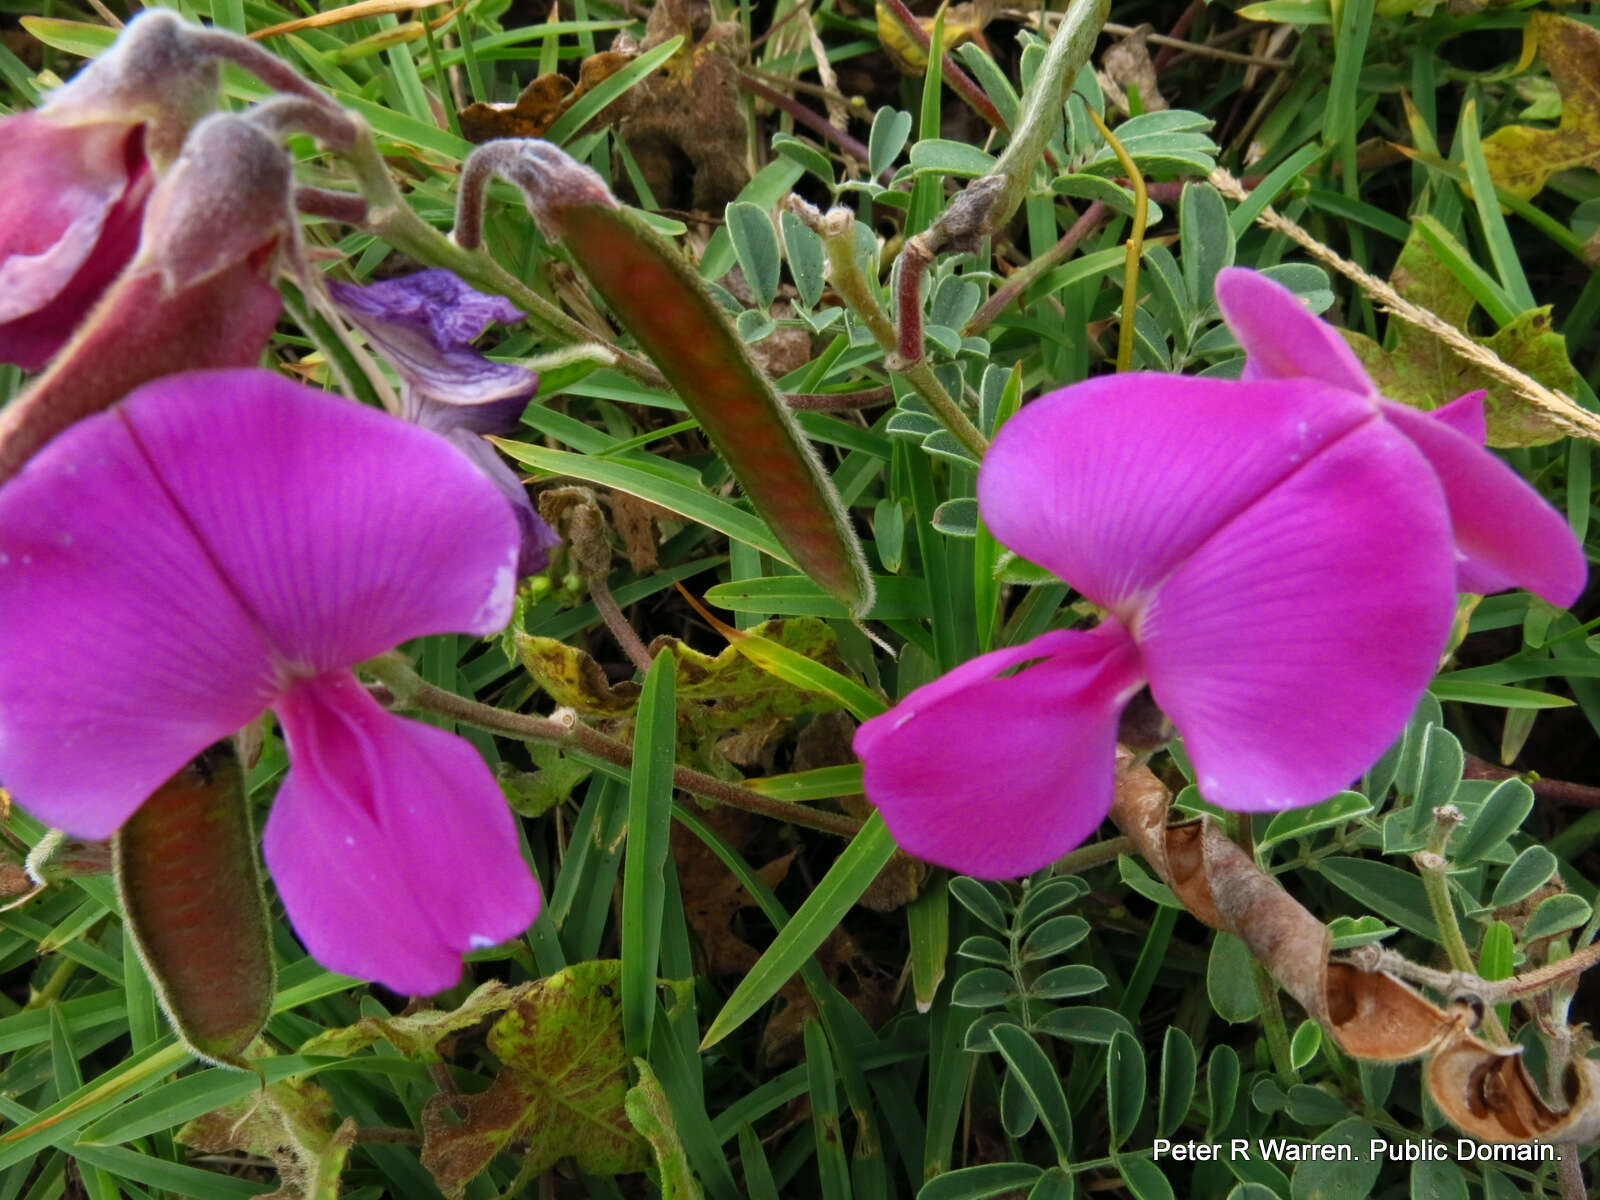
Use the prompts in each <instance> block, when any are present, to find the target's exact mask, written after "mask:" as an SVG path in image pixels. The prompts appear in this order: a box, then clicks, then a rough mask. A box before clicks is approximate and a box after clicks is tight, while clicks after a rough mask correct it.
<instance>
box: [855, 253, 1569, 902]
mask: <svg viewBox="0 0 1600 1200" xmlns="http://www.w3.org/2000/svg"><path fill="white" fill-rule="evenodd" d="M1216 290H1217V296H1218V299H1219V301H1220V303H1221V305H1222V309H1223V312H1224V313H1225V314H1226V315H1227V317H1228V320H1229V322H1230V324H1231V325H1232V326H1233V328H1234V330H1235V332H1236V333H1237V334H1238V335H1239V340H1240V341H1241V343H1243V344H1244V346H1245V349H1246V351H1247V352H1248V355H1249V360H1250V361H1249V365H1248V367H1247V368H1246V372H1245V379H1244V381H1240V382H1233V381H1223V380H1211V379H1193V378H1181V377H1175V376H1166V375H1153V374H1150V375H1134V376H1126V375H1124V376H1116V377H1107V378H1099V379H1092V380H1089V381H1087V382H1084V383H1080V384H1076V385H1074V386H1072V387H1068V388H1064V389H1062V390H1061V391H1058V392H1054V393H1051V394H1050V395H1047V396H1044V397H1041V398H1040V399H1038V400H1036V401H1034V402H1033V403H1032V404H1029V405H1027V406H1026V407H1025V408H1023V409H1022V411H1021V412H1019V413H1018V414H1017V415H1016V416H1015V417H1014V418H1012V419H1011V420H1010V421H1009V422H1008V423H1007V424H1006V425H1005V427H1004V428H1003V429H1002V430H1001V431H1000V433H999V435H998V436H997V437H996V438H995V441H994V445H993V447H992V448H991V450H990V451H989V454H988V455H987V457H986V458H985V459H984V462H983V466H982V469H981V470H980V472H979V477H978V504H979V508H980V510H981V511H982V513H983V517H984V520H985V521H986V522H987V523H988V526H989V528H990V529H991V530H992V531H993V532H994V534H995V536H996V537H997V538H998V539H999V540H1000V541H1001V542H1003V543H1004V544H1005V545H1007V546H1009V547H1010V548H1011V549H1013V550H1015V551H1016V552H1017V553H1019V554H1021V555H1024V556H1025V557H1027V558H1029V559H1032V560H1033V561H1035V562H1037V563H1040V564H1041V565H1043V566H1045V567H1047V568H1049V569H1050V570H1051V571H1054V572H1055V573H1056V574H1057V575H1059V576H1060V577H1061V578H1062V579H1064V580H1066V581H1067V582H1068V583H1071V584H1072V585H1073V586H1074V587H1075V588H1077V589H1078V590H1079V591H1080V592H1081V593H1082V594H1083V595H1084V596H1086V597H1087V598H1088V599H1090V600H1091V601H1093V602H1094V603H1095V604H1097V605H1099V606H1101V607H1103V608H1104V609H1106V616H1105V618H1104V619H1103V620H1102V621H1101V623H1100V624H1099V625H1098V626H1097V627H1096V628H1094V629H1092V630H1089V631H1086V632H1084V631H1065V630H1058V631H1055V632H1051V633H1046V634H1044V635H1043V636H1042V637H1039V638H1036V639H1034V640H1033V641H1031V642H1029V643H1027V644H1026V645H1023V646H1016V647H1011V648H1008V649H1004V650H998V651H995V652H993V653H990V654H985V655H982V656H981V657H979V658H976V659H974V660H972V661H971V662H968V663H965V664H963V665H962V666H961V667H959V668H957V669H956V670H954V671H952V672H950V673H949V674H947V675H945V676H944V677H943V678H941V679H937V680H935V681H934V682H932V683H930V684H927V685H926V686H924V687H921V688H918V689H917V690H916V691H914V692H912V693H911V694H910V695H909V696H907V697H906V698H905V699H904V700H903V701H901V703H900V704H898V705H897V706H896V707H895V708H894V709H892V710H891V711H889V712H888V713H885V714H884V715H882V716H880V717H876V718H874V719H873V720H870V721H868V722H866V723H865V724H864V725H862V727H861V728H860V730H859V731H858V732H857V734H856V739H855V748H856V752H857V753H858V754H859V755H860V757H861V760H862V762H863V764H864V768H865V782H866V790H867V794H868V796H869V797H871V799H872V800H873V801H874V802H875V803H876V804H877V805H878V806H879V808H881V809H882V810H883V813H884V816H885V819H886V820H887V821H888V823H889V827H890V829H891V830H892V831H893V832H894V834H895V837H896V839H897V840H898V841H899V842H900V844H901V845H902V846H904V847H905V848H906V849H907V850H909V851H911V852H912V853H914V854H917V855H920V856H921V857H923V858H926V859H928V860H930V861H932V862H936V863H939V864H942V865H945V866H949V867H953V868H955V869H957V870H960V871H965V872H968V873H970V874H973V875H980V876H986V877H990V878H1005V877H1009V876H1014V875H1020V874H1024V873H1026V872H1028V871H1032V870H1035V869H1037V868H1038V867H1041V866H1043V865H1045V864H1047V863H1049V862H1050V861H1052V860H1053V859H1055V858H1057V857H1059V856H1060V855H1061V854H1063V853H1065V852H1066V851H1067V850H1069V849H1071V848H1072V847H1073V846H1075V845H1077V844H1078V843H1079V842H1081V841H1083V840H1084V839H1085V838H1086V837H1088V836H1089V834H1090V833H1092V832H1093V831H1094V829H1095V827H1096V826H1098V825H1099V824H1100V822H1101V821H1102V820H1103V819H1104V817H1105V815H1106V812H1107V810H1108V809H1109V807H1110V804H1111V798H1112V786H1113V756H1114V753H1115V745H1116V735H1117V722H1118V717H1119V715H1120V713H1121V710H1122V708H1123V706H1124V705H1125V704H1126V703H1127V702H1128V701H1129V700H1130V699H1131V698H1132V697H1133V696H1134V695H1135V694H1136V693H1137V692H1138V691H1139V690H1140V688H1142V687H1144V686H1145V685H1148V686H1149V688H1150V690H1151V693H1152V695H1153V696H1154V698H1155V700H1156V703H1157V704H1159V705H1160V706H1161V708H1162V709H1163V710H1164V711H1165V712H1166V714H1167V716H1168V717H1169V718H1170V719H1171V720H1172V722H1173V724H1174V725H1175V726H1176V727H1177V729H1178V731H1179V732H1180V733H1181V734H1182V735H1183V739H1184V748H1185V750H1186V751H1187V752H1188V755H1189V758H1190V759H1191V761H1192V762H1193V763H1194V767H1195V772H1196V781H1197V782H1198V784H1199V786H1200V790H1201V793H1202V794H1203V795H1204V796H1205V798H1206V799H1207V800H1210V801H1211V802H1213V803H1215V804H1219V805H1222V806H1224V807H1226V808H1231V809H1235V810H1238V811H1246V812H1256V811H1264V810H1273V809H1282V808H1292V807H1296V806H1299V805H1305V804H1312V803H1315V802H1317V801H1319V800H1322V799H1324V798H1325V797H1326V796H1328V795H1330V794H1331V793H1333V792H1334V791H1336V790H1338V789H1339V788H1341V787H1344V786H1346V785H1347V784H1348V783H1349V782H1350V780H1352V779H1353V778H1354V777H1355V776H1356V775H1358V774H1359V773H1360V772H1361V771H1362V770H1364V769H1365V768H1366V767H1367V766H1369V765H1370V764H1371V763H1372V762H1373V761H1374V760H1375V759H1376V758H1377V757H1378V756H1379V755H1380V754H1381V753H1382V752H1383V750H1384V749H1385V748H1386V747H1387V746H1388V745H1389V744H1390V743H1391V742H1392V741H1393V740H1394V738H1395V737H1396V736H1397V735H1398V734H1399V732H1400V730H1401V728H1402V727H1403V726H1404V724H1405V721H1406V719H1407V717H1408V716H1409V714H1410V713H1411V711H1412V710H1413V708H1414V707H1415V705H1416V702H1417V700H1418V698H1419V696H1420V695H1421V693H1422V691H1423V689H1424V688H1425V687H1426V686H1427V684H1428V681H1429V679H1430V678H1431V677H1432V675H1433V672H1434V670H1435V669H1436V667H1437V666H1438V661H1439V655H1440V653H1441V652H1442V651H1443V649H1444V647H1445V644H1446V642H1447V639H1448V636H1449V632H1450V627H1451V621H1452V617H1453V613H1454V609H1455V596H1456V590H1457V587H1458V586H1459V587H1462V588H1469V589H1487V588H1500V587H1505V586H1509V585H1510V584H1511V583H1512V582H1513V581H1515V582H1517V583H1521V584H1524V585H1526V586H1527V587H1529V588H1531V589H1532V590H1534V591H1536V592H1538V593H1539V594H1540V595H1542V596H1544V597H1545V598H1546V599H1548V600H1550V601H1551V602H1552V603H1556V604H1570V603H1571V602H1572V601H1573V600H1574V599H1575V598H1576V597H1577V594H1578V592H1579V591H1580V590H1581V588H1582V586H1583V581H1584V577H1585V573H1586V566H1585V562H1584V557H1583V553H1582V550H1581V548H1580V547H1579V546H1578V544H1577V542H1576V541H1575V539H1574V538H1573V536H1572V534H1571V531H1570V530H1569V529H1568V528H1567V525H1566V523H1565V522H1564V521H1563V520H1562V519H1561V518H1560V516H1558V515H1557V514H1556V512H1555V511H1554V510H1552V509H1551V508H1550V507H1549V506H1548V505H1546V504H1545V503H1544V502H1543V501H1542V500H1541V499H1540V498H1539V496H1538V495H1537V493H1535V492H1534V491H1533V489H1532V488H1530V487H1528V485H1527V484H1526V483H1524V482H1523V481H1522V480H1521V479H1520V478H1519V477H1518V476H1517V475H1516V474H1515V472H1513V471H1512V470H1511V469H1510V468H1509V467H1507V466H1506V465H1505V464H1504V463H1502V462H1500V461H1499V460H1498V459H1496V458H1495V457H1494V456H1493V455H1491V454H1489V453H1488V452H1487V451H1485V450H1484V449H1483V448H1482V446H1481V441H1482V437H1483V413H1482V405H1481V400H1480V399H1479V398H1478V397H1476V396H1469V397H1463V398H1461V399H1460V400H1458V401H1456V402H1455V403H1454V404H1451V405H1449V406H1447V407H1445V408H1443V409H1440V410H1438V411H1437V412H1436V413H1433V414H1428V415H1424V414H1421V413H1417V412H1414V411H1413V410H1410V409H1406V408H1402V407H1400V406H1397V405H1394V404H1391V403H1389V402H1388V401H1385V400H1383V399H1382V398H1381V397H1379V396H1378V395H1377V394H1376V392H1375V391H1374V390H1373V389H1372V387H1371V384H1370V383H1369V382H1368V381H1367V380H1366V376H1365V375H1364V374H1363V373H1362V372H1361V369H1360V367H1359V366H1357V365H1355V359H1354V357H1353V356H1352V355H1351V354H1350V352H1349V351H1348V350H1347V349H1346V348H1345V347H1344V345H1343V343H1342V342H1340V341H1339V339H1338V338H1337V336H1336V335H1335V334H1334V333H1333V331H1332V330H1330V329H1327V328H1326V327H1325V326H1323V325H1322V323H1321V322H1319V321H1318V320H1316V318H1314V317H1312V316H1311V315H1310V314H1309V313H1306V312H1305V310H1304V309H1302V308H1301V307H1300V305H1299V302H1298V301H1297V300H1296V299H1295V298H1294V297H1293V295H1292V294H1291V293H1289V292H1288V291H1286V290H1284V289H1283V288H1281V287H1279V286H1278V285H1276V284H1273V283H1271V282H1270V281H1268V280H1266V279H1265V278H1263V277H1262V276H1259V275H1256V274H1254V273H1253V272H1249V271H1243V270H1228V271H1225V272H1223V273H1222V275H1221V276H1220V277H1219V279H1218V281H1217V289H1216Z"/></svg>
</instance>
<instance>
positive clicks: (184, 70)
mask: <svg viewBox="0 0 1600 1200" xmlns="http://www.w3.org/2000/svg"><path fill="white" fill-rule="evenodd" d="M182 28H183V23H182V21H181V20H179V18H178V17H177V16H176V15H175V14H172V13H165V12H160V11H157V12H156V13H153V14H148V15H147V14H141V15H140V16H138V17H136V18H135V19H134V20H132V21H130V22H129V24H128V27H127V29H126V31H125V32H124V33H123V35H122V36H121V37H119V38H118V39H117V41H116V43H115V44H114V45H113V46H112V48H111V49H110V50H108V51H107V52H106V53H105V54H103V55H102V56H101V57H100V58H98V59H96V60H95V61H94V62H92V63H90V64H89V65H88V66H87V67H85V68H84V69H83V70H82V71H81V72H79V74H78V75H77V77H76V78H74V79H73V80H72V82H70V83H68V84H67V85H65V86H64V87H62V88H59V89H57V90H56V91H55V92H54V93H52V94H51V95H50V97H49V98H48V99H47V100H46V102H45V104H44V105H43V106H42V107H41V108H40V109H39V110H38V111H36V112H25V113H17V114H16V115H14V116H9V117H5V118H3V119H0V179H4V180H6V189H5V193H4V195H3V196H0V362H11V363H16V364H17V365H19V366H21V367H22V368H23V369H24V370H27V371H33V370H37V369H38V368H40V367H42V366H43V365H44V364H45V363H46V362H48V361H49V359H50V358H51V356H52V355H54V354H55V352H56V351H57V350H59V349H60V348H61V346H62V345H63V344H65V342H66V340H67V339H68V338H69V337H70V336H71V334H72V331H73V329H74V328H76V327H77V325H78V323H79V322H80V321H81V320H82V319H83V317H84V315H85V314H86V313H87V312H88V311H89V309H90V308H91V307H92V306H93V305H94V302H95V301H96V300H97V299H98V298H99V296H100V294H101V293H102V292H103V291H104V290H105V289H106V288H107V287H108V286H109V285H110V283H111V281H112V280H113V279H115V278H116V277H117V275H118V274H119V273H120V272H121V270H122V268H123V267H124V266H125V265H126V264H127V263H128V260H129V259H131V258H132V257H133V253H134V251H135V249H137V247H138V244H139V224H140V220H141V218H142V216H143V213H144V206H145V202H146V201H147V200H148V199H149V196H150V188H151V185H152V183H153V182H154V174H153V169H154V168H155V167H159V166H165V164H166V163H167V162H170V161H171V160H172V159H173V158H174V157H175V156H176V154H177V150H178V146H179V144H180V143H181V142H182V141H183V137H184V134H185V133H187V132H188V129H189V127H190V125H191V124H193V122H194V121H195V120H196V119H198V118H199V116H200V115H201V114H203V113H204V112H206V111H208V110H209V109H210V108H212V107H213V106H214V105H215V101H216V91H217V66H216V63H215V62H214V61H210V60H207V61H200V60H199V59H197V58H196V57H195V56H193V55H186V54H183V53H182V52H181V50H180V47H179V40H180V36H181V32H180V31H181V30H182Z"/></svg>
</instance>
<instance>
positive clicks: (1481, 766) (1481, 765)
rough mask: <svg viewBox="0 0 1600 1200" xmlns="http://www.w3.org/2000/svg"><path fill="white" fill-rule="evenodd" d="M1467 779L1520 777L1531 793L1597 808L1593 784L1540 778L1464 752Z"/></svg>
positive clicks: (1598, 792)
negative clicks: (1465, 754) (1531, 790)
mask: <svg viewBox="0 0 1600 1200" xmlns="http://www.w3.org/2000/svg"><path fill="white" fill-rule="evenodd" d="M1463 777H1464V778H1466V779H1520V780H1522V781H1523V782H1524V783H1526V784H1527V785H1528V786H1529V787H1530V788H1532V789H1533V794H1534V795H1535V796H1537V797H1538V798H1539V799H1541V800H1547V801H1549V802H1550V803H1552V804H1571V805H1574V806H1578V807H1582V808H1600V787H1592V786H1590V785H1589V784H1587V783H1571V782H1569V781H1567V780H1565V779H1541V778H1540V777H1539V776H1538V775H1534V774H1532V773H1524V772H1522V771H1513V770H1511V769H1510V768H1509V767H1502V766H1501V765H1500V764H1499V763H1492V762H1490V761H1489V760H1488V759H1484V758H1479V757H1478V756H1477V755H1476V754H1469V755H1467V756H1466V770H1465V771H1464V772H1463Z"/></svg>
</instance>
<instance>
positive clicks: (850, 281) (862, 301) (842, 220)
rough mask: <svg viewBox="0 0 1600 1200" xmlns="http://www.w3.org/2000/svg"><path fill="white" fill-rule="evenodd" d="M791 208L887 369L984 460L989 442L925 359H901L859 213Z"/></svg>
mask: <svg viewBox="0 0 1600 1200" xmlns="http://www.w3.org/2000/svg"><path fill="white" fill-rule="evenodd" d="M788 204H789V209H790V211H791V212H793V213H794V214H795V215H796V216H797V217H799V218H800V219H801V220H802V221H804V222H805V223H806V224H807V225H808V226H809V227H810V228H812V229H813V230H815V231H816V232H817V234H818V235H819V236H821V238H822V245H823V249H824V250H825V251H826V253H827V256H828V266H829V268H830V271H831V276H830V278H831V282H832V283H833V288H834V290H835V291H836V292H838V293H839V295H840V296H842V297H843V298H844V302H845V303H846V304H847V305H849V307H850V309H851V310H852V311H853V312H854V313H855V314H856V316H857V317H858V318H859V319H860V321H861V323H862V324H864V325H865V326H866V327H867V329H868V331H869V332H870V333H871V334H872V336H873V338H874V339H875V340H876V341H877V343H878V347H879V349H881V350H882V351H883V353H884V356H885V359H886V363H887V366H888V368H889V370H890V371H891V372H893V373H894V374H896V375H899V376H900V377H901V378H902V379H904V380H905V381H906V382H907V383H909V384H910V385H911V386H912V387H913V388H915V389H916V391H917V394H918V395H919V396H921V397H922V399H923V400H924V401H926V402H927V405H928V407H929V408H930V409H932V410H933V413H934V415H935V416H936V417H938V419H939V420H940V421H941V422H943V424H944V427H945V428H946V429H948V430H949V431H950V433H951V434H952V435H953V436H954V437H955V438H956V440H957V441H959V442H960V443H961V444H962V445H964V446H965V447H966V448H967V449H968V450H970V451H972V453H973V454H974V455H976V456H977V457H978V458H980V459H981V458H982V457H983V456H984V454H985V453H986V452H987V451H988V449H989V439H988V438H986V437H984V436H983V434H982V433H981V432H980V431H979V429H978V427H977V426H976V425H974V424H973V423H972V421H971V420H970V419H969V418H968V417H967V414H966V413H964V412H962V411H961V409H960V407H959V406H958V405H957V404H956V402H955V401H954V400H952V399H951V398H950V393H949V392H947V391H945V387H944V384H942V383H940V382H939V378H938V376H937V375H935V374H934V373H933V368H932V367H930V366H929V365H928V362H927V360H926V359H923V358H918V359H917V360H916V361H915V362H909V363H908V362H905V361H904V360H903V359H901V358H900V356H899V337H898V335H897V334H896V331H895V327H894V324H893V323H892V322H891V321H890V320H889V317H888V315H887V314H886V313H885V312H884V311H883V306H882V305H881V304H880V303H878V297H877V294H876V293H875V292H874V291H873V289H872V288H871V287H869V286H868V284H867V280H866V276H864V275H863V274H862V273H861V265H860V264H859V263H858V262H857V261H856V231H855V221H856V218H855V214H854V213H852V212H851V211H850V210H849V209H848V208H835V209H832V210H831V211H829V212H828V213H827V215H826V216H824V215H823V214H822V213H820V212H818V211H817V210H816V209H815V208H813V207H812V206H811V205H810V204H807V203H806V202H805V201H804V200H802V199H800V198H799V197H798V196H793V195H791V196H790V197H789V198H788Z"/></svg>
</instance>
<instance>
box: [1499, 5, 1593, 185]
mask: <svg viewBox="0 0 1600 1200" xmlns="http://www.w3.org/2000/svg"><path fill="white" fill-rule="evenodd" d="M1522 36H1523V39H1524V43H1523V47H1524V48H1523V58H1524V59H1526V58H1527V57H1528V52H1529V50H1530V49H1532V50H1534V51H1536V52H1537V54H1538V56H1539V60H1540V61H1541V62H1543V63H1544V65H1545V67H1546V68H1547V69H1548V70H1549V72H1550V78H1551V79H1553V80H1554V81H1555V84H1556V87H1557V89H1559V91H1560V93H1561V122H1560V124H1559V125H1557V126H1556V128H1554V129H1540V128H1537V127H1535V126H1532V125H1508V126H1506V127H1505V128H1503V129H1497V130H1496V131H1495V132H1494V133H1493V134H1491V135H1490V136H1489V137H1487V138H1485V139H1484V141H1483V157H1484V160H1485V161H1486V162H1487V163H1488V165H1489V175H1490V178H1492V179H1493V180H1494V182H1495V184H1496V185H1497V186H1499V187H1502V188H1504V189H1505V190H1506V191H1508V192H1513V193H1515V194H1516V195H1518V196H1522V197H1524V198H1525V199H1526V198H1531V197H1533V196H1536V195H1538V194H1539V191H1540V190H1541V189H1542V188H1543V187H1544V185H1545V182H1546V181H1547V180H1548V179H1549V178H1550V176H1551V175H1553V174H1555V173H1556V172H1557V171H1565V170H1568V169H1570V168H1572V167H1592V166H1595V165H1596V161H1597V160H1600V30H1596V29H1595V28H1594V27H1592V26H1590V25H1586V24H1584V23H1583V22H1582V21H1574V20H1571V19H1570V18H1568V17H1558V16H1555V15H1553V14H1551V13H1534V14H1533V16H1531V17H1529V18H1528V26H1527V28H1526V30H1524V31H1523V35H1522Z"/></svg>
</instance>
